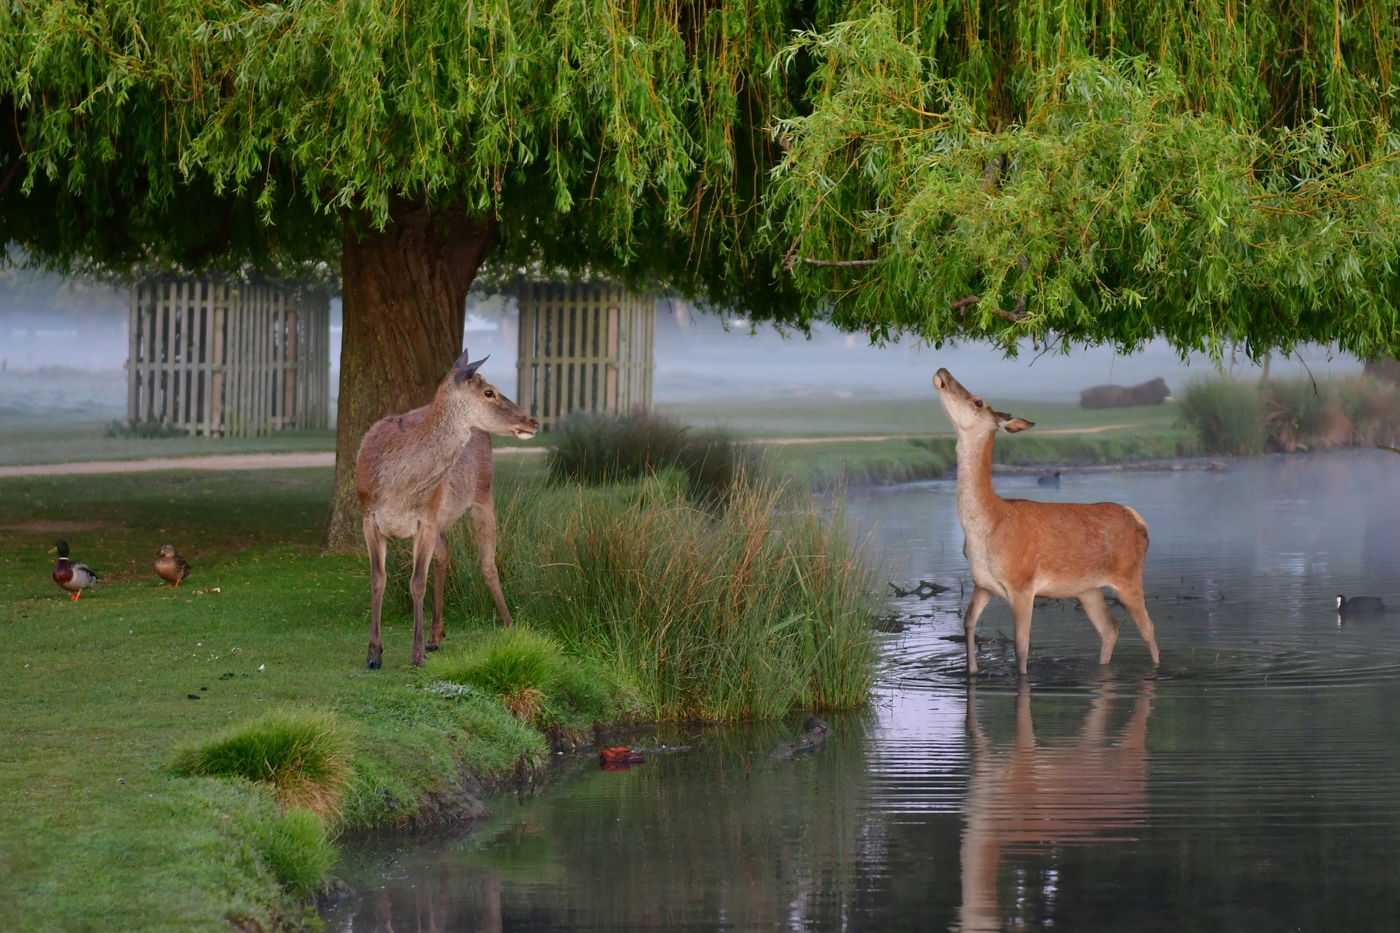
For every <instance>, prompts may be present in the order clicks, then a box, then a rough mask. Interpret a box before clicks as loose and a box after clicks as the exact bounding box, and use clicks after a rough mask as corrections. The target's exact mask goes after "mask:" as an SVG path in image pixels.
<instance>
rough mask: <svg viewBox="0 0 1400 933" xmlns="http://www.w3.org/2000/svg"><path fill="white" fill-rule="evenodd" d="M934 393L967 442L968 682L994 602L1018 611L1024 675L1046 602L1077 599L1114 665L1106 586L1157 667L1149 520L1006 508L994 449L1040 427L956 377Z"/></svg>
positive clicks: (961, 464)
mask: <svg viewBox="0 0 1400 933" xmlns="http://www.w3.org/2000/svg"><path fill="white" fill-rule="evenodd" d="M933 387H934V388H935V389H937V390H938V399H939V401H940V402H942V404H943V411H944V413H945V414H947V416H948V421H949V422H951V423H952V425H953V430H954V431H956V432H957V435H958V521H959V522H961V523H962V527H963V535H964V537H965V540H964V543H963V554H964V555H965V556H966V557H967V565H968V569H969V571H970V572H971V574H972V582H973V584H974V588H973V590H972V600H971V602H969V603H968V606H967V616H966V617H965V618H964V620H963V627H964V628H965V629H966V631H967V670H968V673H970V674H975V673H977V639H976V632H977V618H978V616H980V615H981V614H982V610H983V609H985V608H986V607H987V603H988V601H990V600H991V598H992V597H993V596H1000V597H1001V598H1002V599H1005V600H1006V601H1007V602H1009V603H1010V604H1011V615H1012V618H1013V620H1014V625H1015V642H1016V666H1017V668H1019V669H1020V672H1021V673H1022V674H1024V673H1025V672H1026V656H1027V655H1028V654H1029V653H1030V647H1031V610H1032V609H1033V608H1034V606H1035V598H1036V597H1037V596H1050V597H1054V598H1060V599H1064V598H1068V597H1076V598H1077V599H1078V600H1079V604H1080V605H1081V606H1083V607H1084V613H1085V614H1086V615H1087V616H1088V617H1089V621H1090V622H1092V623H1094V628H1096V629H1098V632H1099V638H1100V640H1101V646H1100V649H1099V663H1100V664H1107V663H1108V662H1109V661H1110V660H1111V659H1112V658H1113V645H1114V643H1115V642H1116V641H1118V620H1117V619H1115V618H1114V617H1113V613H1112V612H1110V611H1109V609H1108V604H1107V603H1106V602H1104V598H1103V591H1102V590H1101V589H1100V587H1104V586H1111V587H1113V588H1114V589H1115V590H1116V591H1117V592H1118V599H1119V600H1120V601H1121V602H1122V603H1123V605H1124V606H1126V607H1127V609H1128V612H1130V613H1131V614H1132V616H1133V621H1134V622H1136V623H1137V627H1138V631H1140V632H1141V633H1142V639H1143V641H1145V642H1147V650H1148V652H1150V653H1151V655H1152V663H1153V664H1156V663H1157V661H1158V652H1157V636H1156V634H1155V633H1154V631H1153V628H1152V619H1151V618H1149V617H1148V615H1147V606H1146V604H1145V603H1144V602H1143V599H1142V563H1143V560H1144V559H1145V558H1146V557H1147V523H1146V522H1144V521H1143V520H1142V516H1141V515H1139V514H1138V513H1137V512H1134V511H1133V510H1132V509H1130V508H1128V507H1127V506H1123V505H1118V504H1116V503H1113V502H1095V503H1093V504H1084V503H1070V502H1031V501H1028V500H1025V499H1003V498H1001V497H1000V496H998V495H997V494H996V493H995V492H994V491H993V490H992V441H993V439H994V438H995V437H996V433H997V431H998V430H1002V431H1006V432H1008V433H1011V434H1014V433H1016V432H1017V431H1024V430H1025V429H1026V428H1029V427H1033V424H1032V423H1031V422H1029V421H1026V420H1024V419H1022V418H1013V417H1012V416H1010V415H1008V414H1006V413H1004V412H999V411H992V407H991V406H990V405H988V404H987V403H986V402H984V401H983V400H982V399H980V398H977V397H976V396H974V395H973V394H972V393H970V392H968V391H967V389H964V388H963V387H962V385H961V384H959V383H958V381H957V380H956V379H954V378H953V374H952V373H950V372H948V370H946V369H940V370H939V371H938V372H937V373H935V374H934V376H933Z"/></svg>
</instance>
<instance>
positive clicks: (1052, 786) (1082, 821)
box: [954, 677, 1155, 933]
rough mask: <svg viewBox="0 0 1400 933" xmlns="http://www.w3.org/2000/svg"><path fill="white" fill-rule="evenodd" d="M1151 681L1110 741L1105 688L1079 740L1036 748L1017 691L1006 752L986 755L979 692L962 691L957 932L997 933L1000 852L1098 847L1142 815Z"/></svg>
mask: <svg viewBox="0 0 1400 933" xmlns="http://www.w3.org/2000/svg"><path fill="white" fill-rule="evenodd" d="M1154 689H1155V684H1154V682H1153V681H1152V680H1151V679H1148V680H1145V681H1144V682H1143V685H1142V692H1141V694H1140V695H1139V697H1138V699H1137V700H1136V701H1135V704H1134V706H1133V713H1132V716H1131V718H1130V719H1129V720H1128V722H1127V724H1126V725H1125V726H1124V727H1123V728H1122V730H1120V731H1119V732H1118V734H1117V736H1116V737H1111V736H1109V735H1108V726H1109V720H1110V718H1111V717H1112V715H1113V709H1114V701H1115V694H1116V689H1115V686H1114V684H1112V683H1111V682H1108V681H1104V682H1102V683H1101V684H1100V686H1099V693H1098V696H1096V697H1095V698H1094V700H1093V703H1092V704H1091V705H1090V708H1089V713H1088V715H1087V716H1085V717H1084V724H1083V725H1082V726H1081V727H1080V730H1079V735H1078V736H1077V737H1076V738H1075V740H1074V741H1073V742H1071V743H1069V744H1066V745H1037V744H1036V740H1035V731H1034V729H1033V727H1032V723H1031V695H1030V686H1029V684H1028V683H1027V682H1026V679H1025V678H1024V677H1022V678H1021V684H1020V688H1019V689H1018V691H1017V694H1016V730H1015V738H1014V739H1013V741H1012V743H1011V746H1010V748H1009V749H1005V750H996V751H994V750H993V749H992V748H991V746H990V745H989V744H988V742H987V738H986V736H985V735H984V734H983V733H982V729H981V727H980V726H979V725H978V723H977V703H976V701H977V688H976V687H975V686H969V687H968V690H967V731H968V734H969V736H970V737H971V741H972V753H973V754H972V758H973V767H972V776H971V779H970V781H969V785H968V793H967V798H966V801H965V802H964V804H963V807H964V813H965V815H966V820H967V825H966V828H965V829H964V830H963V841H962V913H961V918H960V919H961V922H960V924H959V925H957V926H955V927H954V929H955V930H959V931H961V933H988V931H1000V930H1002V929H1003V928H1004V926H1005V925H1004V924H1003V922H1002V913H1001V910H1000V909H999V907H998V900H997V873H998V868H999V867H1000V864H1001V859H1002V855H1003V853H1035V852H1043V851H1045V850H1046V849H1049V848H1051V847H1058V846H1064V845H1068V844H1073V843H1076V842H1080V843H1084V842H1091V841H1093V842H1104V841H1109V840H1111V839H1114V838H1118V839H1122V838H1124V837H1123V836H1121V835H1118V836H1115V835H1114V832H1115V831H1120V830H1125V829H1130V828H1132V827H1135V826H1139V825H1141V824H1142V823H1143V821H1144V820H1145V819H1146V816H1147V749H1146V744H1145V743H1146V738H1147V715H1148V712H1149V711H1150V708H1151V701H1152V697H1153V696H1154Z"/></svg>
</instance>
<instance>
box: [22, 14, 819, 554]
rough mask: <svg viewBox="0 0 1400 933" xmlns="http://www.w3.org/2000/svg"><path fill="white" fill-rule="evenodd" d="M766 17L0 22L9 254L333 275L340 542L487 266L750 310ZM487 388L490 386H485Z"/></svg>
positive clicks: (778, 27) (87, 262) (763, 157)
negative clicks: (338, 332) (563, 273)
mask: <svg viewBox="0 0 1400 933" xmlns="http://www.w3.org/2000/svg"><path fill="white" fill-rule="evenodd" d="M789 14H790V10H789V9H788V7H787V6H786V5H784V4H782V3H779V2H777V0H714V2H708V3H689V2H681V0H664V2H655V3H612V2H605V0H535V2H519V0H514V2H512V0H472V2H467V3H460V2H446V0H417V2H414V3H407V4H405V3H397V2H380V0H286V2H280V3H279V2H270V3H258V4H253V3H247V2H243V0H162V2H157V0H110V2H103V3H90V2H86V0H7V2H4V3H0V88H3V92H4V93H3V95H0V97H3V103H0V159H3V162H0V224H3V227H0V232H3V237H4V240H5V243H6V244H7V245H10V246H16V245H17V246H19V247H22V250H23V254H24V255H26V256H28V257H29V258H30V260H31V261H35V262H39V263H43V264H47V265H49V266H54V267H58V268H65V269H67V268H72V267H75V266H76V267H91V268H98V269H103V270H108V271H112V270H115V271H118V272H120V271H122V270H130V269H139V268H142V267H149V266H169V265H174V266H177V267H182V268H207V267H214V268H225V269H231V270H241V269H248V268H254V269H260V270H271V271H275V272H278V273H281V274H284V275H295V274H307V273H308V272H310V273H313V274H314V273H316V272H317V271H318V270H321V271H327V270H328V271H329V276H330V277H332V278H334V277H336V273H337V272H338V278H339V281H340V283H341V287H342V289H343V298H344V344H343V346H344V349H343V353H342V357H341V384H340V412H339V420H338V425H337V434H338V437H337V458H336V462H337V466H336V491H335V498H334V503H333V505H332V509H331V515H330V518H329V522H328V531H327V539H328V542H329V543H330V544H331V545H332V546H336V547H343V546H353V545H355V544H356V543H357V542H358V540H359V532H358V526H357V512H358V509H357V505H356V503H355V500H354V493H353V484H352V472H353V463H354V455H355V452H356V450H357V449H358V445H359V441H360V439H361V437H362V436H363V434H364V432H365V431H366V430H367V428H368V427H369V425H370V424H372V423H373V422H374V421H375V420H377V419H378V418H380V417H382V416H384V415H386V414H389V413H391V412H397V411H403V410H406V409H408V408H411V407H414V406H417V405H421V404H424V403H425V402H426V401H427V400H428V399H429V398H430V397H431V394H432V392H433V389H434V388H435V386H436V384H437V382H438V380H439V379H440V378H441V377H442V374H443V373H444V372H446V370H447V369H448V367H449V366H450V364H451V362H452V360H453V359H454V358H455V357H456V355H457V354H458V353H459V352H460V350H461V347H460V345H459V344H460V341H461V337H462V328H463V316H464V314H465V311H464V302H465V297H466V294H467V290H468V288H469V286H470V285H471V283H472V280H473V277H474V276H475V275H476V272H477V270H478V268H479V267H480V264H481V263H482V261H483V260H484V259H485V258H486V257H487V256H488V254H490V255H492V256H493V257H495V258H496V259H497V260H499V262H501V263H502V264H505V265H518V264H522V263H542V264H544V265H546V266H549V267H563V268H567V269H591V270H594V271H603V272H613V273H616V274H621V275H624V276H625V277H628V278H632V279H653V280H655V279H660V280H663V281H666V282H668V283H670V284H672V285H673V286H675V287H678V288H680V289H681V290H683V291H686V292H689V293H692V294H698V295H704V296H708V297H710V298H711V299H712V300H715V301H719V302H724V303H726V304H737V305H745V304H753V305H756V306H757V307H756V310H759V311H760V313H762V311H761V307H762V306H764V304H765V303H767V304H768V305H770V306H773V307H776V306H778V305H780V304H781V303H782V302H783V301H785V300H789V299H790V298H791V296H792V290H791V285H790V283H784V282H783V281H782V280H781V279H780V278H774V276H773V274H772V263H756V262H755V261H754V256H755V255H757V254H760V253H761V248H760V247H753V246H750V245H749V244H750V243H751V242H752V241H754V236H755V233H756V232H757V229H758V225H759V222H760V220H761V217H760V215H759V211H758V202H757V198H758V195H759V192H760V191H761V188H762V185H763V182H764V179H765V177H766V174H767V172H768V170H769V169H770V168H771V166H772V165H773V164H774V163H775V161H776V155H780V154H781V153H780V152H779V151H778V150H777V149H776V147H775V146H774V145H773V140H772V137H771V135H770V134H769V133H768V132H767V129H768V127H769V125H770V122H771V119H772V111H773V106H774V102H775V101H780V100H781V93H782V85H783V81H782V79H781V78H777V79H775V78H774V75H773V74H772V72H771V71H770V66H771V63H772V61H773V59H774V56H775V55H776V54H777V53H778V51H779V50H780V49H781V48H782V46H783V45H784V44H785V43H786V42H787V41H789V38H790V27H791V23H790V22H789ZM497 378H499V376H498V377H497Z"/></svg>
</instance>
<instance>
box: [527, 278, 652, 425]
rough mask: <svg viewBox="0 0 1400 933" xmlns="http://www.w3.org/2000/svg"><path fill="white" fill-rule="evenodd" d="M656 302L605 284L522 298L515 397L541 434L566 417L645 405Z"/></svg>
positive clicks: (560, 286) (550, 289) (541, 289)
mask: <svg viewBox="0 0 1400 933" xmlns="http://www.w3.org/2000/svg"><path fill="white" fill-rule="evenodd" d="M655 310H656V302H655V299H653V298H652V297H651V296H650V295H637V294H633V293H631V292H628V291H627V290H625V289H624V288H622V287H621V286H620V285H617V284H615V283H611V282H583V283H576V284H570V283H558V282H552V283H546V284H533V285H526V286H524V287H523V288H522V289H521V292H520V356H519V360H518V362H517V363H516V366H517V371H518V380H517V391H518V395H517V398H518V399H519V400H520V404H521V405H522V406H524V407H525V409H526V410H527V411H529V412H530V414H531V415H533V416H534V417H535V418H537V419H539V422H540V424H541V425H542V426H543V428H544V430H546V431H547V430H549V429H550V428H552V427H554V426H555V425H557V424H558V423H559V420H560V419H561V418H562V417H563V416H564V415H566V414H568V413H569V412H571V411H592V412H608V413H610V414H618V413H621V412H627V411H631V410H632V409H635V408H650V407H651V392H652V370H653V369H654V368H655V363H654V361H653V349H654V345H655V342H656V314H655Z"/></svg>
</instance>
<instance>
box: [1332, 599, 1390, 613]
mask: <svg viewBox="0 0 1400 933" xmlns="http://www.w3.org/2000/svg"><path fill="white" fill-rule="evenodd" d="M1375 612H1385V603H1383V602H1381V601H1380V599H1378V598H1377V597H1375V596H1353V597H1352V598H1351V599H1347V598H1346V597H1345V596H1338V597H1337V614H1338V615H1343V616H1359V615H1369V614H1371V613H1375Z"/></svg>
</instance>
